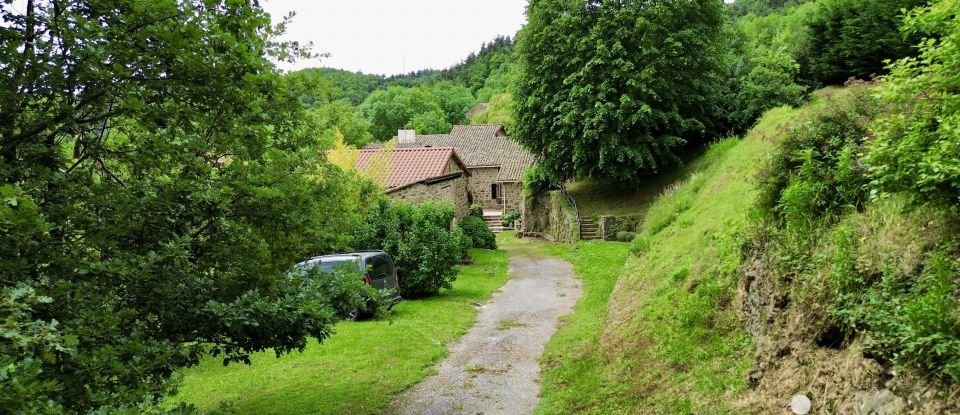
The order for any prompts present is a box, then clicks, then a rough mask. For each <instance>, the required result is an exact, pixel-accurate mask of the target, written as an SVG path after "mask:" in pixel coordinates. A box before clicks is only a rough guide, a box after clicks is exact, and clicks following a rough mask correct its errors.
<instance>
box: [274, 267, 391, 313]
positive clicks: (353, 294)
mask: <svg viewBox="0 0 960 415" xmlns="http://www.w3.org/2000/svg"><path fill="white" fill-rule="evenodd" d="M290 280H291V282H290V284H294V285H296V286H300V287H302V288H300V290H301V291H303V292H304V293H319V295H320V296H321V297H322V298H325V299H326V301H327V304H328V305H329V307H330V308H331V309H332V311H333V312H334V313H335V314H336V317H337V318H340V319H350V318H354V317H356V316H357V314H356V313H355V312H360V313H361V314H363V315H370V316H382V315H385V314H387V306H388V305H389V301H390V297H392V293H388V292H378V291H377V290H376V289H374V288H373V287H371V286H369V285H367V284H364V282H363V273H361V272H360V270H359V269H357V267H356V266H354V265H347V264H344V265H341V266H337V267H334V270H333V272H332V273H322V272H320V271H319V270H318V269H308V270H297V271H296V272H294V273H292V275H291V276H290Z"/></svg>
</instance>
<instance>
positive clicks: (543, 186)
mask: <svg viewBox="0 0 960 415" xmlns="http://www.w3.org/2000/svg"><path fill="white" fill-rule="evenodd" d="M557 187H558V185H557V181H556V179H554V178H553V176H551V175H550V172H548V171H547V170H546V169H544V168H543V167H542V166H540V165H539V164H534V165H532V166H530V167H528V168H527V170H526V171H525V172H523V192H524V194H526V195H535V194H539V193H543V192H546V191H548V190H553V189H556V188H557Z"/></svg>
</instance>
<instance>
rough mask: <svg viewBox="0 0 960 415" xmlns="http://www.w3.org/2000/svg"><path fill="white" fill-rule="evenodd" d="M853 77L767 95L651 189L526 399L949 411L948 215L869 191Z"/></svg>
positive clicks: (567, 408)
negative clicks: (790, 97) (752, 115)
mask: <svg viewBox="0 0 960 415" xmlns="http://www.w3.org/2000/svg"><path fill="white" fill-rule="evenodd" d="M870 88H871V86H870V85H853V86H851V87H849V88H845V89H838V88H829V89H825V90H821V91H818V92H817V93H816V94H814V97H813V100H812V101H811V102H810V103H808V104H807V105H805V106H803V107H801V108H786V107H783V108H777V109H774V110H771V111H769V112H767V113H766V114H765V115H764V117H763V118H762V119H761V120H760V121H759V122H758V124H757V125H756V126H755V128H753V129H752V130H751V131H750V132H749V133H748V135H747V136H746V137H744V138H743V139H727V140H723V141H720V142H718V143H715V144H713V145H712V146H711V148H710V149H709V150H708V151H707V153H706V154H705V155H704V156H702V157H701V159H699V160H697V161H696V163H698V165H699V166H700V168H699V169H697V170H696V171H695V172H694V173H693V174H691V175H689V176H688V177H686V178H685V179H683V180H681V181H680V182H678V183H676V184H674V185H672V186H670V187H668V188H667V189H666V190H664V191H663V192H662V193H661V194H659V195H658V196H657V198H656V200H655V201H654V202H653V203H652V204H651V205H650V206H649V207H648V208H647V209H646V211H645V213H644V215H645V219H644V223H643V231H642V232H641V233H640V235H638V236H637V238H636V239H635V240H634V241H633V242H632V243H631V246H630V249H631V251H632V253H633V254H634V255H632V256H630V257H629V258H628V259H627V262H626V264H625V265H624V266H623V268H622V269H621V270H620V272H619V278H618V279H617V282H616V285H615V287H614V288H613V291H612V293H610V294H609V304H608V306H607V308H606V309H605V310H604V312H596V310H594V311H593V312H591V313H588V314H583V313H581V311H579V309H578V311H577V314H576V315H575V316H574V317H573V318H574V319H575V320H577V319H595V320H596V321H595V323H598V324H590V323H587V322H583V321H581V322H580V323H578V324H577V325H572V324H571V325H566V326H563V327H561V329H560V331H559V332H558V334H557V336H556V337H555V339H554V340H553V341H552V342H551V344H550V345H548V348H547V355H546V356H545V358H544V362H543V366H544V379H543V392H542V395H543V399H542V401H541V404H540V407H539V408H538V413H540V414H566V413H587V414H634V413H643V414H711V415H713V414H758V415H759V414H770V413H786V412H784V410H785V408H786V407H787V405H788V404H789V403H790V401H791V398H792V397H793V396H794V395H797V394H803V395H805V396H807V397H808V398H810V399H811V401H812V406H813V410H814V413H891V414H893V413H916V414H931V415H932V414H958V413H960V386H958V382H957V380H958V379H960V236H958V235H960V220H958V215H957V214H956V212H955V211H950V210H949V209H943V208H938V207H936V206H933V205H929V204H924V203H922V202H921V201H918V200H916V199H912V198H911V197H909V195H907V194H900V193H889V194H885V193H882V192H880V193H877V192H871V184H870V181H869V180H870V176H868V173H867V171H868V169H869V166H867V167H865V165H866V163H869V160H868V159H867V161H864V160H865V159H864V155H865V154H869V152H870V151H871V148H870V147H869V143H870V141H871V140H872V139H873V136H872V135H871V130H870V129H871V128H873V125H874V124H872V120H873V117H874V116H875V114H877V113H878V111H882V110H883V107H878V106H876V105H875V104H872V102H873V101H871V99H872V98H871V97H872V95H871V94H870V91H871V90H870ZM871 105H873V107H872V108H873V109H870V108H871ZM860 107H864V108H866V109H869V111H868V110H862V109H858V108H860ZM578 272H579V271H578ZM601 288H602V286H601ZM585 289H586V290H587V294H588V296H589V294H590V289H591V287H590V285H588V284H585ZM605 289H609V285H607V286H606V288H605ZM574 338H580V339H582V341H579V342H577V341H574V340H571V339H574ZM596 339H599V341H596ZM864 411H866V412H864ZM871 411H873V412H871Z"/></svg>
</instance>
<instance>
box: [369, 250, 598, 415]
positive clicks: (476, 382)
mask: <svg viewBox="0 0 960 415" xmlns="http://www.w3.org/2000/svg"><path fill="white" fill-rule="evenodd" d="M514 254H516V255H515V256H514ZM510 276H511V279H510V280H509V281H508V282H507V283H506V284H504V286H503V287H502V288H501V289H500V291H499V292H497V293H495V294H494V295H493V298H492V299H491V300H490V301H489V302H488V303H487V304H485V305H483V306H482V308H481V310H480V315H479V316H478V317H477V323H476V324H475V325H474V326H473V327H472V328H471V329H470V331H469V332H467V334H466V335H464V336H463V337H462V338H461V339H460V341H459V342H457V343H456V344H454V345H453V346H451V348H450V356H448V357H447V358H446V359H445V360H444V361H443V362H442V363H440V365H439V366H438V367H437V374H435V375H433V376H430V377H428V378H427V379H424V380H423V381H422V382H420V383H419V384H417V385H415V386H414V387H412V388H410V389H409V390H407V391H406V392H404V393H402V394H401V395H400V396H398V397H397V398H396V399H394V401H393V402H392V403H391V404H390V406H389V407H388V408H387V410H386V413H387V414H396V415H400V414H404V415H405V414H410V415H414V414H416V415H421V414H424V415H426V414H471V415H476V414H483V415H493V414H511V415H514V414H529V413H532V412H533V409H534V408H535V407H536V406H537V400H538V399H539V398H538V393H539V391H540V384H539V383H538V382H539V379H540V356H541V355H542V354H543V348H544V345H546V343H547V341H548V340H550V337H551V336H553V333H555V332H556V331H557V323H558V319H559V318H560V316H563V315H565V314H569V313H570V312H571V311H573V305H574V304H576V302H577V300H578V299H579V298H580V295H581V294H582V288H581V287H580V281H579V280H578V279H576V278H575V277H574V275H573V267H572V266H571V265H570V263H568V262H566V261H563V260H560V259H556V258H550V257H540V256H532V255H528V254H526V253H523V252H522V251H521V252H511V259H510Z"/></svg>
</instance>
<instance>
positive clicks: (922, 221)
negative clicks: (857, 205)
mask: <svg viewBox="0 0 960 415" xmlns="http://www.w3.org/2000/svg"><path fill="white" fill-rule="evenodd" d="M900 199H902V198H900ZM895 200H896V199H895ZM906 206H907V205H906V203H898V202H896V201H894V202H891V201H889V200H887V201H883V202H880V203H879V206H877V207H874V208H871V209H870V210H869V211H868V212H867V213H866V214H864V215H858V216H854V217H852V218H851V220H849V221H845V222H844V223H842V224H840V225H839V226H837V227H836V228H835V229H834V231H833V235H832V238H831V242H832V250H833V255H831V256H829V257H827V258H826V260H828V261H830V283H831V286H832V287H833V293H832V294H833V296H834V298H833V300H832V303H831V307H830V313H831V316H832V317H833V318H834V319H835V320H836V322H837V323H838V324H839V326H840V327H841V328H843V329H844V330H845V331H846V333H847V335H848V336H849V335H853V334H856V333H862V334H863V335H864V349H865V350H866V351H867V352H868V353H869V354H871V355H872V356H875V357H877V358H880V359H883V360H888V361H893V362H896V363H898V364H901V365H905V366H911V367H916V368H920V369H923V370H927V371H931V372H933V373H937V374H939V375H941V376H943V377H947V378H950V379H952V380H953V381H955V382H957V381H960V315H957V313H956V310H960V297H958V296H957V294H956V293H957V292H958V290H960V281H958V280H957V279H956V276H957V275H960V260H958V258H960V249H958V241H957V240H956V238H955V237H954V238H953V240H951V239H950V237H949V236H947V235H950V234H955V233H956V229H949V228H946V229H943V228H941V226H942V225H939V224H941V223H943V221H944V219H943V218H942V217H940V218H938V217H937V216H936V215H931V214H930V213H929V210H924V209H920V210H917V209H915V208H911V211H910V212H908V211H906V210H905V209H907V207H906ZM925 245H931V246H930V247H928V248H926V249H929V250H927V251H925V252H923V251H921V252H916V251H915V250H919V249H924V246H925ZM918 248H919V249H918ZM912 251H913V252H912Z"/></svg>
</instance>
